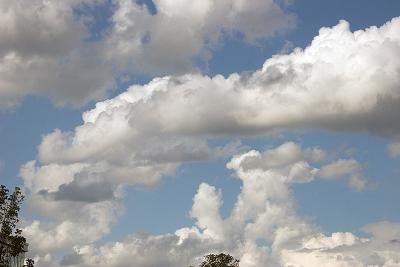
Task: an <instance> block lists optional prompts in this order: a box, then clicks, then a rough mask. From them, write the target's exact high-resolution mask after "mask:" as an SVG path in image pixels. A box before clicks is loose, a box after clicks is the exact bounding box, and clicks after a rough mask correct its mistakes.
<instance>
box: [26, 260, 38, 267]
mask: <svg viewBox="0 0 400 267" xmlns="http://www.w3.org/2000/svg"><path fill="white" fill-rule="evenodd" d="M34 265H35V261H34V260H32V259H27V260H26V265H24V266H25V267H34Z"/></svg>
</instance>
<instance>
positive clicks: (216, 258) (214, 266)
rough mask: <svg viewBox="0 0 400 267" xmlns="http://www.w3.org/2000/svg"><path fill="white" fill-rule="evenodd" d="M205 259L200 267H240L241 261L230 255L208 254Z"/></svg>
mask: <svg viewBox="0 0 400 267" xmlns="http://www.w3.org/2000/svg"><path fill="white" fill-rule="evenodd" d="M204 258H205V260H204V261H203V262H202V263H200V265H199V267H239V260H237V259H235V258H234V257H232V256H231V255H229V254H224V253H220V254H208V255H206V256H204ZM190 267H193V266H190Z"/></svg>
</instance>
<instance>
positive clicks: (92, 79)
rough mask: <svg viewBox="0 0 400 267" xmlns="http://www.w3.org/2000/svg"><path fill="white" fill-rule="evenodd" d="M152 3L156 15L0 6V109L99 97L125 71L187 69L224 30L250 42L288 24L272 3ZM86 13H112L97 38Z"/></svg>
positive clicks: (96, 0) (47, 4)
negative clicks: (28, 101)
mask: <svg viewBox="0 0 400 267" xmlns="http://www.w3.org/2000/svg"><path fill="white" fill-rule="evenodd" d="M110 5H111V6H110ZM155 5H156V7H157V13H156V14H150V13H149V11H148V10H147V9H146V8H145V7H144V6H142V5H140V4H138V3H136V1H131V0H113V1H104V0H67V1H58V0H51V1H45V0H32V1H29V2H26V1H23V0H15V1H14V0H13V1H7V0H3V1H1V2H0V17H1V18H0V25H1V26H0V106H2V107H4V106H5V107H11V106H14V105H15V104H16V103H17V102H18V100H19V99H20V98H21V97H24V96H27V95H41V96H47V97H49V98H50V99H52V100H53V101H54V103H56V104H58V105H63V104H66V103H72V104H76V105H82V104H85V103H87V102H88V101H90V100H98V99H99V98H103V97H104V96H106V94H107V92H108V91H109V90H110V89H112V88H113V87H114V86H115V83H116V81H117V79H118V77H119V76H120V75H122V74H126V73H132V70H134V73H138V72H140V73H150V74H154V73H176V72H178V71H179V72H182V71H183V70H191V69H193V67H192V65H193V64H192V62H193V61H192V60H193V58H195V57H201V56H202V54H211V50H210V49H211V48H212V47H213V46H215V45H218V44H220V43H221V40H222V39H223V33H224V32H236V31H237V32H240V33H242V34H244V35H245V37H246V38H247V39H248V40H257V39H259V38H266V37H269V36H271V35H273V34H274V33H276V32H277V31H281V30H284V29H287V28H290V27H292V26H293V24H294V17H293V15H291V14H288V13H286V12H285V11H284V10H283V6H284V5H283V4H281V5H280V4H278V3H277V2H276V1H272V0H269V1H258V0H257V1H252V2H251V3H250V2H249V3H248V2H246V1H239V0H235V1H227V0H224V1H214V0H208V1H195V2H194V4H193V1H169V0H159V1H155ZM93 8H94V9H95V8H103V9H104V8H108V9H110V10H112V12H113V13H112V15H111V18H109V20H108V21H107V23H106V24H107V26H106V27H105V28H104V29H99V31H103V33H102V34H101V35H100V36H99V37H98V38H92V35H93V34H94V33H93V32H91V27H90V25H91V24H94V25H95V24H96V23H98V22H97V21H96V18H95V17H94V15H93V14H91V13H90V12H87V10H90V9H93ZM182 10H185V12H182ZM222 14H223V15H222ZM104 19H105V20H106V18H104ZM99 25H100V24H99Z"/></svg>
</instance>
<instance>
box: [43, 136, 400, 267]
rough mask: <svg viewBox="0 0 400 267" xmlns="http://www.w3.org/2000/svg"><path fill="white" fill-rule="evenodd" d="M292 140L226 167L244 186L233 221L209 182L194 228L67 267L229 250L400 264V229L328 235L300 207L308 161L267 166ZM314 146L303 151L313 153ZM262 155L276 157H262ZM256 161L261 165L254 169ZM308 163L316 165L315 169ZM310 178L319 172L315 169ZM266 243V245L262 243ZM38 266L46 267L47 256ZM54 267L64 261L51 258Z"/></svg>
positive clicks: (291, 258)
mask: <svg viewBox="0 0 400 267" xmlns="http://www.w3.org/2000/svg"><path fill="white" fill-rule="evenodd" d="M293 145H294V144H293V143H285V144H283V145H281V146H279V147H277V148H272V149H269V150H267V151H265V152H263V153H262V152H259V151H255V150H252V151H249V152H246V153H243V154H239V155H235V156H234V157H233V158H232V159H231V160H230V162H229V163H228V164H227V168H229V169H231V170H232V171H233V172H234V174H235V176H236V177H237V178H238V179H240V180H241V182H242V187H241V191H240V193H239V195H238V197H237V200H236V203H235V205H234V207H233V209H232V210H231V213H230V215H229V216H228V217H226V218H223V217H222V216H221V214H220V211H219V209H220V207H221V204H222V192H221V191H220V190H217V189H216V188H215V187H213V186H211V185H208V184H206V183H202V184H201V185H200V186H199V189H198V191H197V193H196V195H195V196H194V198H193V207H192V210H191V211H190V215H191V216H192V218H194V219H195V225H194V226H191V227H187V228H181V229H178V230H176V232H175V233H171V234H161V235H149V234H133V235H130V236H128V237H126V238H125V239H123V240H121V241H118V242H110V243H107V244H105V245H102V246H96V245H94V244H87V245H81V246H76V247H75V248H74V252H73V253H70V254H67V255H65V256H64V257H63V258H62V260H61V264H64V265H70V266H112V267H114V266H126V265H127V264H129V265H134V266H140V267H145V266H147V267H149V266H165V267H169V266H171V267H173V266H174V267H176V266H189V265H190V264H194V263H196V262H199V261H200V260H201V257H202V256H203V255H205V254H206V253H210V252H215V251H225V252H227V253H231V254H232V255H234V256H235V257H237V258H239V259H240V260H241V266H243V267H255V266H285V267H289V266H299V267H300V266H310V267H314V266H315V267H317V266H318V267H319V266H335V267H337V266H386V267H389V266H398V265H399V264H400V257H399V255H400V254H399V252H400V242H398V239H399V238H400V236H399V233H400V231H399V229H400V226H399V225H398V224H394V223H389V222H378V223H374V224H370V225H367V226H365V227H363V229H362V230H363V231H365V232H366V233H368V234H369V235H370V237H368V238H360V237H357V236H355V235H354V234H352V233H349V232H336V233H332V234H330V235H326V234H323V233H321V232H320V231H319V229H318V227H317V226H315V225H314V224H313V223H312V222H310V221H309V220H307V219H306V218H304V217H302V216H299V215H298V214H297V213H296V210H295V205H294V204H295V202H294V201H295V200H294V198H293V196H292V193H291V186H292V185H293V183H295V182H296V181H295V180H293V179H291V178H290V170H291V169H292V168H293V167H294V166H295V165H296V164H297V162H298V161H301V160H303V158H302V156H299V157H298V158H297V160H293V161H291V162H287V163H286V164H280V165H279V166H278V167H276V166H275V167H266V165H265V163H264V162H263V161H264V160H265V161H267V160H268V159H269V160H272V159H279V157H280V156H279V155H278V154H279V153H280V151H282V150H285V147H288V146H293ZM314 149H315V148H310V149H303V148H299V152H300V155H307V154H308V151H311V150H314ZM263 155H276V158H275V157H270V158H263ZM249 161H257V162H258V164H255V163H254V164H253V165H251V167H249V164H248V163H249ZM313 162H315V161H313V160H309V162H308V163H309V164H313ZM310 175H313V171H312V169H311V170H310ZM260 240H265V241H267V243H266V244H260V243H259V241H260ZM39 263H42V264H43V266H47V263H46V260H45V259H43V260H42V259H39ZM50 266H57V263H54V262H51V261H50Z"/></svg>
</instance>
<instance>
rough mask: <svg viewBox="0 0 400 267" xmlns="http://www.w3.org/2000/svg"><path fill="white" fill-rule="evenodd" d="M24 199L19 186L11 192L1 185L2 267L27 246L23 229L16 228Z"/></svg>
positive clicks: (0, 257) (0, 235) (0, 229)
mask: <svg viewBox="0 0 400 267" xmlns="http://www.w3.org/2000/svg"><path fill="white" fill-rule="evenodd" d="M23 200H24V196H23V195H22V193H21V189H20V188H19V187H16V188H15V190H14V193H12V194H10V192H9V190H8V189H7V188H6V187H5V186H4V185H1V186H0V242H1V243H0V267H2V266H9V264H10V258H11V257H16V256H18V255H19V254H20V253H23V252H24V249H25V247H26V239H25V237H23V236H22V231H21V230H20V229H17V228H16V227H17V223H18V222H19V219H18V213H19V211H20V205H21V203H22V201H23ZM31 263H33V261H32V262H31Z"/></svg>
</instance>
